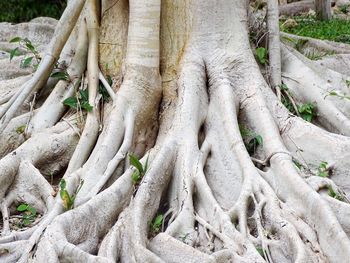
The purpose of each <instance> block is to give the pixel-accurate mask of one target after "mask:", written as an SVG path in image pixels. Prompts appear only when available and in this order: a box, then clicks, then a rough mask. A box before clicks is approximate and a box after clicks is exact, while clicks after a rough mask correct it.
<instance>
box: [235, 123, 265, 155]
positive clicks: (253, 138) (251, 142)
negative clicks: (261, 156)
mask: <svg viewBox="0 0 350 263" xmlns="http://www.w3.org/2000/svg"><path fill="white" fill-rule="evenodd" d="M239 131H240V133H241V136H242V138H243V140H245V142H244V144H245V146H246V148H247V151H248V152H249V154H250V155H252V154H254V153H255V151H256V149H257V148H258V146H259V145H260V146H262V145H263V138H262V137H261V135H259V134H256V133H254V132H252V131H250V130H249V129H246V128H244V127H242V126H240V127H239ZM246 139H248V141H247V140H246Z"/></svg>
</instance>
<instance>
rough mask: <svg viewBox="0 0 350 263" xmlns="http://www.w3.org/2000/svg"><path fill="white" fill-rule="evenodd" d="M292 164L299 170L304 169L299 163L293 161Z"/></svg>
mask: <svg viewBox="0 0 350 263" xmlns="http://www.w3.org/2000/svg"><path fill="white" fill-rule="evenodd" d="M293 163H294V165H295V166H296V167H297V168H298V169H299V170H301V169H303V168H304V167H303V165H302V164H301V163H299V162H298V161H297V160H293Z"/></svg>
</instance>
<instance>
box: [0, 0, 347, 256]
mask: <svg viewBox="0 0 350 263" xmlns="http://www.w3.org/2000/svg"><path fill="white" fill-rule="evenodd" d="M83 2H84V1H79V3H81V4H84V3H83ZM277 2H278V1H271V2H269V3H268V10H269V14H268V16H267V25H268V31H269V32H270V37H269V51H270V59H269V60H270V61H269V62H270V66H271V70H270V71H269V72H265V70H264V69H262V67H260V65H259V64H258V63H257V61H256V60H255V57H254V52H253V51H252V49H251V44H250V38H249V35H251V34H250V33H255V32H249V30H250V29H251V28H254V27H251V26H250V25H248V21H250V20H251V19H249V17H248V14H250V13H249V12H248V10H249V1H246V0H219V1H212V0H203V1H197V0H194V1H187V0H185V1H184V0H163V1H160V0H150V1H143V0H129V1H126V0H119V1H115V0H106V1H102V4H101V6H100V5H99V1H95V0H87V1H86V3H85V7H84V8H83V7H82V6H81V8H82V10H83V11H82V13H81V14H80V18H78V17H75V18H74V19H76V20H77V23H76V24H75V23H74V24H70V25H69V26H68V25H67V23H68V22H69V21H67V20H65V19H62V20H61V22H60V23H61V24H60V25H59V26H58V28H59V27H60V26H63V27H64V28H65V27H69V29H71V30H72V31H73V33H72V35H71V37H70V38H69V39H68V40H67V38H68V36H66V37H65V40H64V41H63V37H62V38H61V36H59V35H52V28H51V23H52V21H51V22H50V26H47V27H45V26H44V25H47V24H45V23H47V22H45V21H46V20H45V19H44V20H43V21H42V22H40V23H39V22H38V20H36V21H35V22H31V23H29V25H28V27H31V28H33V29H32V30H34V32H41V31H42V30H43V28H44V27H45V28H46V29H47V28H49V29H48V31H47V34H44V35H45V36H46V37H45V36H43V38H53V40H52V42H55V41H56V39H55V37H58V38H59V39H60V40H62V41H63V42H66V41H67V45H66V46H65V47H64V49H63V53H62V54H61V57H60V59H61V60H62V59H64V60H66V61H67V64H69V65H68V69H67V70H68V73H69V75H70V79H71V80H70V81H66V80H60V81H59V82H58V83H57V84H56V85H55V87H54V88H51V89H48V88H47V86H48V84H47V85H46V86H45V82H46V80H45V81H43V83H42V85H37V84H36V85H37V86H35V87H34V88H33V89H32V88H31V89H30V91H29V88H27V87H29V84H30V85H31V83H32V82H33V79H42V78H46V77H47V76H49V75H50V73H51V69H50V68H49V67H44V66H42V68H43V71H44V73H43V74H41V73H40V71H36V72H35V73H33V74H32V75H28V72H21V73H20V74H18V75H16V74H15V73H8V72H7V71H6V70H3V72H2V74H1V76H3V77H2V80H1V85H2V86H1V87H0V88H1V92H2V93H1V97H0V103H1V106H0V107H1V108H0V109H1V111H2V112H3V114H4V115H3V116H4V117H6V118H5V119H4V120H5V121H3V122H2V126H1V127H2V130H1V134H0V136H1V137H0V142H1V143H2V144H1V147H0V154H1V159H0V205H1V206H0V208H1V218H2V224H0V227H1V228H0V229H1V237H0V261H1V262H50V263H51V262H108V263H109V262H283V263H284V262H300V263H303V262H346V260H347V259H348V258H349V257H350V249H349V248H350V240H349V234H350V219H349V218H350V217H349V208H350V206H349V201H348V197H349V194H350V183H349V182H350V181H349V176H350V172H349V165H350V162H349V160H350V158H349V157H350V156H349V153H350V138H349V135H350V122H349V117H350V102H349V100H348V99H347V98H346V97H347V96H349V90H348V87H347V85H348V82H347V80H349V77H348V76H347V75H346V74H347V72H346V71H344V67H345V66H344V65H346V66H347V67H349V63H348V55H347V53H349V51H350V47H349V46H348V45H338V44H334V43H332V42H322V41H319V40H313V39H307V40H306V41H305V42H306V43H305V45H304V46H303V48H304V47H311V48H313V49H314V50H319V51H320V50H323V51H330V50H331V51H332V52H334V53H336V54H335V55H334V56H332V57H329V58H325V59H323V60H321V61H311V60H309V59H308V58H306V57H305V56H304V55H303V54H302V53H299V51H300V52H303V51H304V50H303V49H300V50H299V51H297V50H296V49H295V43H296V41H297V40H298V39H300V38H299V37H296V36H292V35H286V34H283V35H282V36H281V42H280V40H279V35H280V33H279V30H278V10H277V9H278V8H277ZM77 3H78V2H77V1H70V4H69V6H68V10H72V8H74V7H76V5H77ZM79 8H80V7H79ZM250 15H253V14H250ZM39 21H40V20H39ZM70 21H71V20H70ZM74 26H75V29H73V27H74ZM0 27H1V28H4V30H1V31H5V29H6V30H8V32H7V33H6V36H1V41H4V42H5V41H7V40H8V39H11V38H12V37H14V36H15V35H14V34H16V31H17V30H20V29H21V28H23V25H17V26H13V25H11V26H9V25H8V24H0ZM262 30H266V29H264V28H263V29H262ZM14 32H15V33H14ZM21 32H22V31H21ZM265 33H267V30H266V32H264V34H265ZM23 34H24V35H23V36H22V37H26V36H27V37H29V36H30V35H37V34H36V33H32V32H27V33H26V32H23ZM25 34H28V35H25ZM2 39H4V40H2ZM41 42H42V43H48V42H49V41H48V40H47V39H42V40H41ZM0 44H1V43H0ZM62 48H63V47H62ZM57 52H58V51H57ZM59 53H60V52H59ZM57 58H58V57H57ZM5 59H8V58H6V57H5V58H4V59H0V63H5V62H4V61H5ZM43 63H44V62H43ZM39 68H40V66H39ZM44 69H46V70H44ZM9 71H12V72H13V69H12V68H11V69H9ZM18 71H20V69H18ZM11 74H12V75H11ZM106 75H111V76H112V78H113V80H114V82H113V85H112V87H109V86H108V83H107V81H106V78H105V76H106ZM8 76H12V77H14V76H16V77H17V78H15V79H13V80H8ZM99 79H100V80H101V83H102V84H103V85H105V86H106V87H107V92H108V93H109V94H110V96H111V99H110V101H109V102H104V103H102V102H101V96H100V95H99V94H98V92H97V90H98V85H99V83H98V80H99ZM78 80H82V81H81V83H80V81H78ZM267 80H271V84H269V83H270V82H269V81H267ZM282 82H283V83H284V84H286V85H287V87H288V92H286V91H285V90H284V91H283V93H282V95H283V94H284V95H285V96H287V95H286V94H288V96H289V98H290V99H291V100H292V101H293V103H294V104H295V105H296V104H298V105H299V106H300V105H301V104H302V103H310V102H313V103H315V104H316V106H317V110H318V115H317V116H315V118H314V120H313V122H312V123H310V122H306V121H304V120H303V119H301V118H300V117H298V116H295V115H293V114H292V113H291V112H289V111H288V110H287V108H285V106H284V105H283V104H282V103H281V100H280V98H279V97H280V96H281V95H280V94H278V93H277V94H275V93H274V92H275V91H276V87H278V86H280V84H281V83H282ZM28 83H29V84H28ZM79 83H80V85H81V87H87V89H88V90H89V104H90V105H91V106H92V111H90V112H87V113H84V112H82V111H79V110H73V109H67V107H66V106H64V105H63V104H62V101H63V100H64V99H66V98H68V97H70V96H72V95H74V94H75V92H76V89H77V86H79ZM20 85H23V86H21V87H19V86H20ZM13 87H14V88H13ZM31 87H32V86H31ZM37 89H38V90H48V91H47V92H46V93H45V92H42V93H40V94H39V95H38V103H37V104H35V106H34V107H32V109H30V107H28V105H27V104H29V102H32V101H33V92H34V91H35V90H37ZM27 90H28V91H29V93H28V92H27ZM277 90H278V89H277ZM331 92H332V93H333V95H332V96H331V95H330V93H331ZM334 92H336V94H337V96H334ZM27 93H28V94H27ZM42 94H46V95H42ZM24 95H26V96H24ZM21 96H22V97H23V96H24V97H25V99H24V103H23V105H19V104H18V102H16V100H17V98H18V97H21ZM12 105H15V106H12ZM16 105H17V106H16ZM18 105H19V106H18ZM31 105H33V104H31ZM11 107H12V109H14V108H13V107H17V111H16V112H15V113H14V114H12V113H11V112H12V111H13V110H12V111H10V113H11V114H9V113H8V111H9V110H10V109H11ZM23 125H27V127H26V130H25V132H24V133H21V132H16V129H17V128H18V127H20V126H23ZM247 130H249V131H248V132H247ZM257 135H259V136H260V138H261V139H262V144H260V145H259V144H256V145H255V146H254V148H255V149H254V150H253V151H252V150H249V151H248V150H247V148H246V147H247V146H246V144H247V141H249V140H250V139H252V138H253V137H256V136H257ZM5 142H7V143H5ZM129 153H133V154H135V155H136V156H138V157H140V161H141V163H142V164H145V163H146V162H147V163H148V164H149V168H148V169H147V170H146V171H145V173H144V174H142V175H143V178H141V179H140V180H139V181H137V182H135V181H133V180H132V175H133V174H134V173H135V167H133V166H131V165H130V162H129V157H128V154H129ZM322 161H323V162H327V165H326V168H322V169H323V170H320V169H321V168H320V167H319V165H320V163H321V162H322ZM296 164H297V165H298V166H296ZM320 172H324V173H326V175H328V176H326V177H321V176H319V175H320ZM62 177H63V179H65V182H66V187H67V190H68V192H69V193H70V194H71V195H72V194H74V193H76V191H77V189H78V188H79V187H80V186H81V189H80V191H79V192H78V193H77V196H76V199H75V200H74V206H73V208H72V209H70V210H68V211H67V209H66V208H65V207H64V206H65V203H64V198H62V197H61V195H60V193H59V192H60V191H59V189H58V182H59V181H60V179H61V178H62ZM82 182H83V183H82ZM330 189H331V190H332V191H333V194H331V196H329V195H328V192H329V191H330ZM61 190H62V189H61ZM335 197H336V198H338V199H341V200H337V199H336V198H335ZM22 203H26V204H29V205H30V206H32V207H34V208H36V210H37V213H38V214H40V216H39V217H38V218H36V219H35V220H34V221H33V222H31V223H30V224H29V225H28V226H26V227H25V228H24V229H22V231H19V230H16V229H15V224H14V223H13V222H14V220H15V219H16V218H18V217H20V216H21V215H19V213H18V212H16V207H17V206H18V205H19V204H22ZM160 214H162V215H163V221H162V222H161V224H160V225H159V226H154V220H155V218H156V216H157V215H160Z"/></svg>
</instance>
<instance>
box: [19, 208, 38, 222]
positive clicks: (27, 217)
mask: <svg viewBox="0 0 350 263" xmlns="http://www.w3.org/2000/svg"><path fill="white" fill-rule="evenodd" d="M17 211H18V212H21V216H22V219H21V226H28V225H30V224H31V223H32V222H33V221H34V219H35V217H36V209H35V208H34V207H32V206H30V205H28V204H20V205H19V206H18V207H17Z"/></svg>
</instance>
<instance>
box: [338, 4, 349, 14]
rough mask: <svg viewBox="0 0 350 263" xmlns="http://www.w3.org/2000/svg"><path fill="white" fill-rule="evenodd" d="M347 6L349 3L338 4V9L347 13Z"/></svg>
mask: <svg viewBox="0 0 350 263" xmlns="http://www.w3.org/2000/svg"><path fill="white" fill-rule="evenodd" d="M348 7H349V5H347V4H345V5H341V6H339V10H340V12H342V13H344V14H347V13H348Z"/></svg>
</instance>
